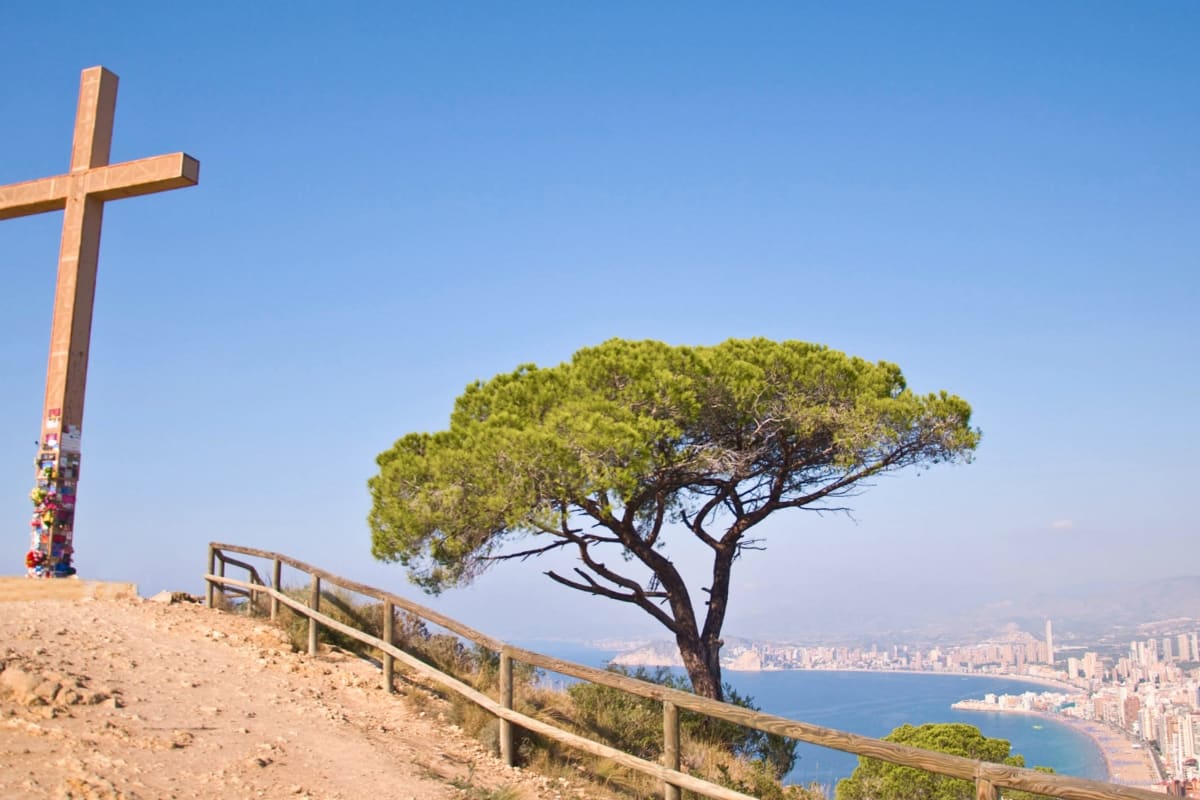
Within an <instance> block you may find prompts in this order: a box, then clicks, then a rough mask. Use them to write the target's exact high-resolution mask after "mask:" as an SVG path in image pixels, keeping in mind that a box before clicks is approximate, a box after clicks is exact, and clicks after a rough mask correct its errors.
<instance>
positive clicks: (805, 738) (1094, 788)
mask: <svg viewBox="0 0 1200 800" xmlns="http://www.w3.org/2000/svg"><path fill="white" fill-rule="evenodd" d="M226 553H238V554H240V555H246V556H253V557H257V558H263V559H267V560H270V561H271V562H272V569H271V578H272V582H271V584H270V585H266V584H264V582H263V580H262V578H261V577H260V575H259V574H258V572H257V570H256V569H255V567H254V566H253V565H251V564H249V563H246V562H244V561H240V560H237V559H233V558H230V557H228V555H226ZM208 556H209V557H208V572H207V574H205V576H204V579H205V582H206V584H207V591H206V597H207V599H208V604H209V605H210V606H213V605H214V604H215V603H216V597H215V594H216V593H220V594H222V595H224V594H225V593H231V594H236V595H240V596H244V597H247V598H248V599H249V600H250V601H251V602H257V601H258V599H259V597H260V596H263V595H265V596H267V597H269V598H270V600H271V605H270V609H271V617H272V618H275V617H276V616H277V615H278V609H279V605H280V604H283V605H286V606H287V607H288V608H290V609H292V610H293V611H295V612H296V613H297V614H300V615H302V616H304V617H306V618H307V619H308V626H309V627H308V649H309V653H310V654H312V655H315V654H316V652H317V632H318V629H319V627H320V626H325V627H327V628H329V629H331V630H335V631H338V632H339V633H342V634H344V635H346V636H349V637H351V638H353V639H355V640H357V641H360V642H362V643H364V644H367V645H369V646H371V647H375V648H377V649H378V650H380V651H381V652H382V653H383V654H384V655H383V672H384V685H385V686H387V687H388V690H389V691H392V673H393V669H394V662H395V661H400V662H401V663H403V664H404V665H406V666H407V667H408V668H409V669H411V670H412V671H413V672H416V673H417V674H419V675H420V676H422V677H423V678H425V679H427V680H429V681H431V682H433V683H435V684H437V685H438V686H440V687H442V688H444V689H447V690H449V691H452V692H455V693H456V694H458V695H460V696H462V697H464V698H466V699H468V700H470V701H471V702H473V703H475V704H477V705H478V706H480V707H481V708H483V709H485V710H486V711H488V712H489V713H491V714H494V715H495V716H496V717H497V719H498V720H499V721H500V754H501V758H502V759H503V760H504V761H505V763H506V764H509V765H511V764H512V763H513V755H514V754H513V738H512V726H513V725H517V726H520V727H522V728H524V729H526V730H529V731H532V732H534V733H538V734H540V735H542V736H545V737H546V738H548V739H552V740H554V741H557V742H560V743H562V744H565V745H567V746H569V747H573V748H575V749H577V750H581V751H583V752H586V753H590V754H592V755H596V756H600V757H602V758H607V759H610V760H612V761H613V762H615V763H617V764H620V765H622V766H625V767H628V768H630V769H633V770H636V771H637V772H641V773H643V774H645V775H649V776H651V777H653V778H656V779H658V780H661V781H662V783H663V787H664V789H663V796H664V798H666V800H677V798H678V797H679V790H680V789H687V790H689V791H692V792H695V793H697V794H699V795H701V796H702V797H709V798H713V799H714V800H754V798H751V797H750V796H749V795H745V794H742V793H740V792H736V791H733V790H731V789H727V788H725V787H723V786H718V785H717V784H714V783H709V782H708V781H704V780H701V779H699V778H696V777H695V776H692V775H688V774H687V773H684V772H681V771H680V765H679V711H680V710H681V709H683V710H687V711H694V712H697V713H700V714H704V715H706V716H708V717H712V718H715V719H721V720H725V721H727V722H732V723H736V724H738V725H742V726H745V727H748V728H756V729H758V730H761V731H766V732H767V733H776V734H780V735H783V736H786V737H789V738H791V739H796V740H799V741H802V742H809V743H810V744H816V745H821V746H823V747H829V748H832V749H834V750H841V751H844V752H847V753H853V754H855V755H859V756H869V757H871V758H876V759H879V760H881V761H888V762H890V763H893V764H900V765H903V766H908V767H915V768H918V769H922V770H925V771H927V772H933V773H937V774H940V775H948V776H951V777H954V778H963V779H966V780H971V781H974V782H975V786H976V798H977V800H996V798H997V796H998V790H1002V789H1013V790H1020V791H1026V792H1033V793H1035V794H1041V795H1047V796H1050V797H1059V798H1063V799H1064V800H1161V798H1162V797H1163V795H1162V794H1161V793H1158V792H1153V791H1150V790H1148V789H1138V788H1134V787H1129V786H1119V785H1116V784H1111V783H1104V782H1101V781H1091V780H1085V779H1083V778H1074V777H1070V776H1067V775H1053V774H1047V773H1043V772H1037V771H1035V770H1032V769H1024V768H1020V767H1009V766H1005V765H1003V764H995V763H992V762H988V761H977V760H974V759H969V758H963V757H960V756H953V755H949V754H947V753H938V752H933V751H929V750H922V749H919V748H916V747H910V746H907V745H901V744H894V743H892V742H885V741H882V740H880V739H872V738H870V737H867V736H860V735H858V734H854V733H847V732H844V731H838V730H834V729H831V728H823V727H820V726H817V725H810V724H808V723H805V722H797V721H795V720H790V719H786V718H784V717H778V716H775V715H773V714H765V713H763V712H760V711H751V710H749V709H746V708H742V707H740V706H733V705H729V704H728V703H718V702H716V701H714V700H709V699H707V698H704V697H700V696H698V695H694V694H690V693H688V692H682V691H679V690H677V689H670V688H667V687H665V686H658V685H656V684H653V683H647V682H645V681H640V680H637V679H635V678H630V677H628V676H625V675H620V674H617V673H614V672H609V671H607V670H602V669H596V668H594V667H587V666H584V665H582V664H575V663H573V662H570V661H563V660H561V659H557V658H551V657H550V656H546V655H543V654H541V653H536V652H534V651H532V650H525V649H523V648H519V647H514V646H512V645H509V644H506V643H505V642H502V641H500V640H498V639H494V638H492V637H490V636H488V635H486V634H484V633H481V632H479V631H476V630H474V629H473V628H470V627H468V626H466V625H463V624H462V623H460V622H458V621H457V620H454V619H451V618H450V617H447V616H445V615H442V614H439V613H438V612H436V611H434V610H432V609H429V608H426V607H424V606H422V605H419V604H417V603H414V602H412V601H411V600H408V599H406V598H403V597H400V596H398V595H394V594H391V593H390V592H385V591H383V590H382V589H377V588H375V587H373V586H367V585H365V584H361V583H357V582H355V581H351V580H348V579H346V578H342V577H340V576H338V575H334V574H333V573H330V572H326V571H325V570H322V569H320V568H318V567H313V566H311V565H309V564H306V563H304V562H303V561H299V560H297V559H294V558H290V557H289V556H285V555H281V554H279V553H272V552H269V551H266V550H256V549H254V548H250V547H241V546H239V545H232V544H223V543H218V542H214V543H212V544H210V545H209V554H208ZM226 564H230V565H233V566H236V567H239V568H242V569H244V570H246V572H247V573H248V578H249V580H244V581H243V580H236V579H233V578H229V577H226V576H225V565H226ZM283 564H286V565H287V566H289V567H291V568H293V569H296V570H299V571H301V572H304V573H307V575H308V577H309V587H310V592H309V603H308V604H307V605H306V604H304V603H303V602H301V601H299V600H295V599H293V598H291V597H289V596H288V595H286V594H284V593H283V592H282V589H281V586H280V577H281V565H283ZM323 584H324V585H328V586H336V587H340V588H342V589H346V590H349V591H352V592H355V593H357V594H361V595H363V596H366V597H371V598H374V599H376V600H379V601H380V602H381V603H383V604H384V637H383V638H382V639H380V638H377V637H374V636H371V635H370V634H368V633H365V632H363V631H362V630H359V629H358V628H354V627H352V626H350V625H346V624H344V623H341V622H338V621H337V620H335V619H333V618H332V617H330V616H327V615H326V614H323V613H321V611H320V600H321V587H322V585H323ZM396 608H400V609H403V610H404V611H407V612H408V613H409V614H412V615H414V616H416V617H418V618H421V619H423V620H425V621H428V622H432V623H434V624H435V625H438V626H440V627H442V628H445V629H446V630H449V631H451V632H453V633H455V634H457V635H458V636H461V637H462V638H464V639H467V640H469V641H471V642H474V643H475V644H477V645H480V646H481V647H484V648H486V649H488V650H491V651H492V652H494V653H497V654H499V656H500V687H499V699H498V700H495V699H492V698H491V697H489V696H487V695H486V694H483V693H482V692H480V691H478V690H476V689H474V688H472V687H470V686H468V685H466V684H465V683H463V682H461V681H459V680H457V679H455V678H453V677H451V676H450V675H447V674H445V673H443V672H441V671H440V670H438V669H436V668H434V667H431V666H430V665H428V664H426V663H425V662H423V661H420V660H419V659H417V658H416V657H414V656H412V655H410V654H409V653H407V652H405V651H404V650H401V649H400V648H398V647H396V646H395V644H394V642H393V636H394V620H393V617H394V613H395V609H396ZM514 661H517V662H522V663H525V664H529V665H532V666H535V667H541V668H542V669H548V670H551V671H553V672H557V673H560V674H563V675H568V676H570V677H573V678H577V679H580V680H585V681H590V682H592V683H596V684H600V685H602V686H608V687H610V688H614V689H619V690H621V691H624V692H627V693H629V694H633V695H636V696H638V697H644V698H649V699H652V700H656V701H658V702H660V703H662V705H663V736H664V759H663V760H664V762H665V763H663V764H657V763H655V762H652V761H647V760H645V759H642V758H637V757H636V756H632V755H630V754H628V753H625V752H623V751H620V750H616V749H614V748H612V747H609V746H607V745H603V744H600V743H598V742H594V741H592V740H590V739H587V738H585V737H582V736H579V735H577V734H574V733H570V732H568V731H564V730H562V729H560V728H557V727H555V726H553V725H550V724H547V723H545V722H542V721H541V720H538V719H534V718H533V717H528V716H526V715H524V714H521V713H520V712H518V711H515V710H513V708H512V664H513V662H514Z"/></svg>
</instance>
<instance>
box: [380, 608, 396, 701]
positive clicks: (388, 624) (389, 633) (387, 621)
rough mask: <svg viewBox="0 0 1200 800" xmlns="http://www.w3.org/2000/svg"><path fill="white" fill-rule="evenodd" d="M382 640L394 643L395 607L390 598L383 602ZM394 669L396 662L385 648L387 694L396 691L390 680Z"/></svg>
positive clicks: (385, 685)
mask: <svg viewBox="0 0 1200 800" xmlns="http://www.w3.org/2000/svg"><path fill="white" fill-rule="evenodd" d="M383 641H384V642H386V643H387V644H390V645H394V644H396V608H395V606H393V605H392V601H391V600H388V601H386V602H384V604H383ZM395 671H396V664H395V661H393V659H392V654H391V653H389V652H387V651H386V650H385V651H384V653H383V687H384V688H385V689H387V691H388V694H395V693H396V685H395V683H394V682H393V680H392V678H393V676H394V675H395Z"/></svg>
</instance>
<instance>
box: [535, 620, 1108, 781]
mask: <svg viewBox="0 0 1200 800" xmlns="http://www.w3.org/2000/svg"><path fill="white" fill-rule="evenodd" d="M523 646H526V647H528V648H529V649H530V650H536V651H538V652H542V653H546V654H548V655H553V656H555V657H557V658H563V659H566V660H569V661H574V662H576V663H579V664H586V665H588V666H596V667H602V666H604V665H605V664H606V663H607V662H608V660H609V659H611V658H613V657H614V656H615V655H616V653H615V652H614V651H610V650H600V649H597V648H591V647H587V646H584V645H579V644H574V643H565V642H529V643H525V644H523ZM724 679H725V681H726V682H727V683H729V684H730V685H732V686H733V687H734V689H736V690H737V691H738V693H740V694H743V695H748V696H750V697H751V698H753V700H754V703H755V704H756V705H758V706H759V707H760V708H762V710H763V711H766V712H769V713H771V714H777V715H779V716H781V717H787V718H789V719H795V720H800V721H802V722H809V723H812V724H814V725H821V726H823V727H827V728H836V729H837V730H841V731H848V732H850V733H857V734H861V735H863V736H872V737H875V738H882V737H884V736H886V735H887V734H889V733H890V732H891V731H892V730H893V729H895V728H897V727H899V726H900V725H903V724H905V723H908V724H910V725H923V724H925V723H931V722H963V723H966V724H968V725H974V726H975V727H977V728H979V729H980V730H981V731H982V732H983V734H984V736H988V737H991V738H998V739H1006V740H1008V742H1009V743H1010V744H1011V745H1012V752H1013V753H1019V754H1021V755H1022V756H1024V757H1025V764H1026V766H1030V767H1032V766H1046V767H1051V768H1053V769H1054V771H1055V772H1058V773H1060V774H1064V775H1075V776H1077V777H1081V778H1091V779H1093V780H1107V778H1108V772H1107V768H1106V766H1105V763H1104V756H1103V755H1102V754H1101V752H1100V749H1099V748H1098V747H1097V745H1096V743H1095V742H1094V741H1092V740H1091V739H1090V738H1088V737H1087V736H1086V735H1084V734H1082V733H1080V732H1078V731H1076V730H1074V729H1073V728H1070V727H1068V726H1067V725H1065V724H1063V723H1060V722H1056V721H1054V720H1053V719H1052V718H1043V717H1036V716H1032V715H1027V714H1000V713H989V712H980V711H959V710H956V709H952V708H951V707H950V706H951V704H952V703H955V702H957V701H959V700H965V699H970V698H982V697H983V696H984V694H986V693H988V692H994V693H996V694H1020V693H1022V692H1026V691H1041V688H1040V687H1038V686H1037V685H1035V684H1030V683H1027V682H1024V681H1017V680H1012V679H1009V678H995V677H984V676H977V675H953V674H933V673H904V672H835V671H825V670H781V671H772V672H733V671H729V670H726V671H725V673H724ZM550 682H551V683H555V682H556V681H555V680H553V679H552V680H551V681H550ZM797 752H798V754H799V756H800V758H799V760H798V761H797V763H796V767H795V769H793V770H792V772H791V773H790V774H789V775H788V776H787V781H788V782H789V783H800V784H805V785H807V784H809V783H818V784H820V785H822V786H825V787H829V788H832V787H835V786H836V785H837V782H838V781H839V780H841V779H843V778H846V777H849V776H850V773H851V772H853V771H854V768H855V767H856V766H857V765H858V757H857V756H854V755H851V754H849V753H842V752H839V751H837V750H831V749H829V748H825V747H817V746H815V745H810V744H806V743H803V742H802V743H800V745H799V746H798V748H797ZM830 794H831V796H832V792H831V793H830Z"/></svg>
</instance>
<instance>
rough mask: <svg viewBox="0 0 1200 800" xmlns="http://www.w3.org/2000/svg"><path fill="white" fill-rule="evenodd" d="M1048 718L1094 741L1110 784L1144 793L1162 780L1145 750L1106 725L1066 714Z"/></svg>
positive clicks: (1049, 715)
mask: <svg viewBox="0 0 1200 800" xmlns="http://www.w3.org/2000/svg"><path fill="white" fill-rule="evenodd" d="M1045 716H1047V717H1049V718H1051V719H1055V720H1058V721H1060V722H1063V723H1065V724H1067V725H1070V726H1071V727H1072V728H1074V729H1075V730H1077V731H1079V732H1080V733H1084V734H1086V735H1088V736H1089V737H1091V739H1092V740H1093V741H1094V742H1095V743H1096V744H1097V745H1098V746H1099V747H1100V752H1101V753H1103V754H1104V763H1105V764H1106V765H1107V767H1108V778H1109V780H1110V781H1111V782H1113V783H1120V784H1122V785H1125V786H1137V787H1140V788H1143V789H1153V788H1156V785H1157V783H1158V782H1159V780H1160V778H1159V775H1158V768H1157V767H1156V766H1155V765H1154V757H1153V756H1151V755H1150V751H1149V750H1148V749H1147V748H1146V747H1145V746H1142V747H1134V742H1133V741H1132V740H1131V739H1130V738H1129V737H1128V736H1127V735H1125V734H1124V733H1122V732H1120V731H1117V730H1114V729H1113V728H1111V727H1109V726H1108V725H1105V724H1104V723H1103V722H1096V721H1094V720H1087V719H1079V718H1077V717H1069V716H1067V715H1065V714H1047V715H1045Z"/></svg>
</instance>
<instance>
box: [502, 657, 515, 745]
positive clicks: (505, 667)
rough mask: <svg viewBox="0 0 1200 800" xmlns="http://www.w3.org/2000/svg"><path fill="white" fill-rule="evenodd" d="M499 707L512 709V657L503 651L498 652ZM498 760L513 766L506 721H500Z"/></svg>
mask: <svg viewBox="0 0 1200 800" xmlns="http://www.w3.org/2000/svg"><path fill="white" fill-rule="evenodd" d="M500 705H502V706H504V707H505V708H507V709H509V710H511V709H512V707H513V674H512V656H510V655H509V654H508V653H507V652H505V651H504V650H501V651H500ZM500 760H501V761H503V762H504V765H505V766H508V767H511V766H512V765H513V729H512V723H511V722H509V721H508V720H506V719H501V720H500Z"/></svg>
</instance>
